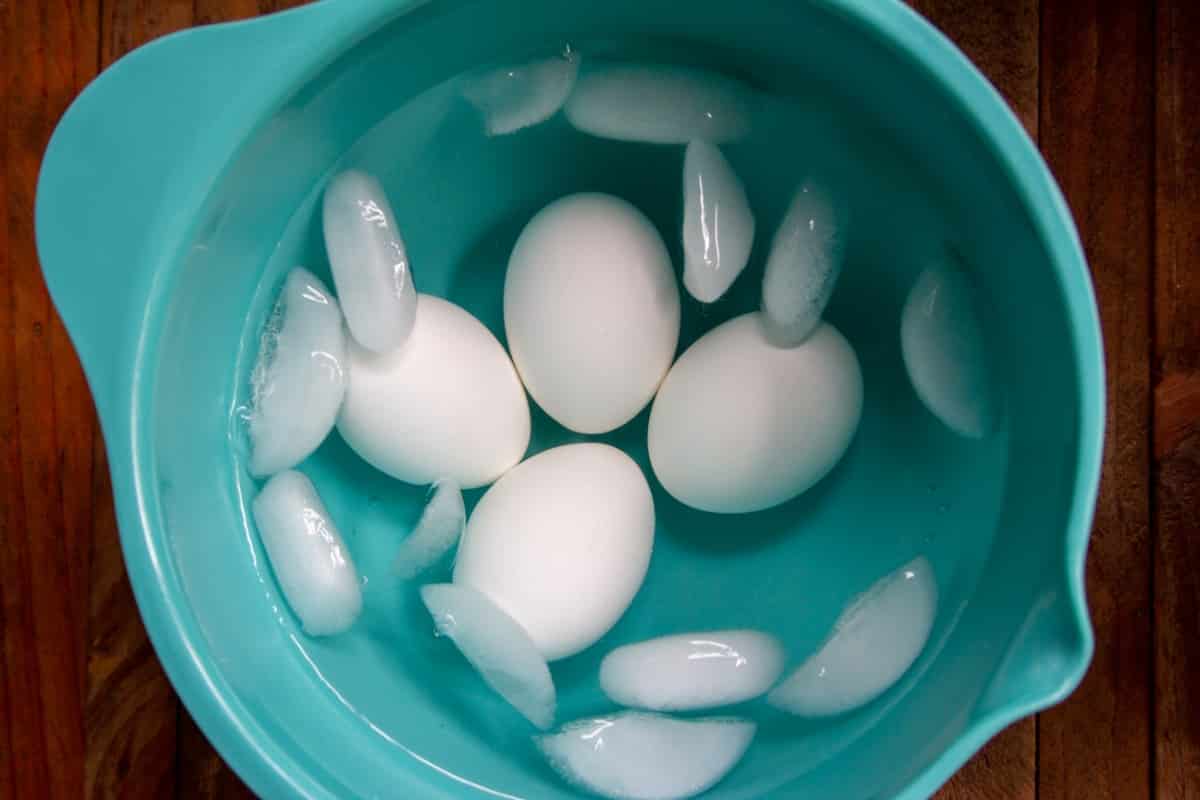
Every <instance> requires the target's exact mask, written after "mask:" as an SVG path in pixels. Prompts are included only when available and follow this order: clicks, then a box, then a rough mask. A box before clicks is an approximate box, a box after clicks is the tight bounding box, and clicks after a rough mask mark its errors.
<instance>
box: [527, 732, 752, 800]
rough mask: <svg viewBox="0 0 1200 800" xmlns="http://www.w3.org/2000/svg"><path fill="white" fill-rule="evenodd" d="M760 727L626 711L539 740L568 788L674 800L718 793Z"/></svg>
mask: <svg viewBox="0 0 1200 800" xmlns="http://www.w3.org/2000/svg"><path fill="white" fill-rule="evenodd" d="M755 729H756V726H755V724H754V723H753V722H749V721H746V720H741V719H733V718H722V719H689V720H683V719H674V718H672V717H668V716H664V715H662V714H647V713H644V712H639V711H625V712H622V713H619V714H614V715H612V716H608V717H600V718H596V719H583V720H578V721H576V722H572V723H570V724H568V725H565V726H563V728H562V729H561V730H560V731H559V732H557V733H553V734H548V735H545V736H540V737H538V739H537V744H538V747H539V749H541V751H542V754H543V755H544V756H545V757H546V760H547V761H549V762H550V765H551V766H552V767H554V769H555V770H557V771H558V772H559V774H561V775H562V776H563V778H565V779H566V780H567V781H569V782H570V783H572V784H575V785H576V786H579V787H580V788H583V789H586V790H587V791H590V792H594V793H595V794H598V795H601V796H603V797H612V798H620V800H673V799H674V798H685V797H694V796H695V795H698V794H700V793H701V792H703V791H705V790H707V789H709V788H711V787H712V786H715V785H716V784H717V782H719V781H720V780H721V779H722V778H724V777H725V775H726V774H727V773H728V772H729V771H730V770H731V769H733V767H734V766H735V765H736V764H737V763H738V761H740V760H741V758H742V755H743V754H744V753H745V752H746V748H748V747H749V746H750V741H751V740H752V739H753V738H754V733H755Z"/></svg>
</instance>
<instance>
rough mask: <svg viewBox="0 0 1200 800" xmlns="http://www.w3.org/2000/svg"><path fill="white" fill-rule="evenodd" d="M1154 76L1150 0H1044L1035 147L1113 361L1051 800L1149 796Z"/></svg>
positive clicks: (1049, 770) (1055, 723)
mask: <svg viewBox="0 0 1200 800" xmlns="http://www.w3.org/2000/svg"><path fill="white" fill-rule="evenodd" d="M1153 80H1154V30H1153V8H1152V7H1151V4H1148V3H1132V2H1130V3H1113V2H1108V0H1043V2H1042V59H1041V86H1042V91H1041V131H1040V132H1041V145H1042V150H1043V152H1044V153H1045V155H1046V158H1047V160H1048V161H1049V163H1050V166H1051V168H1052V169H1053V170H1054V172H1055V174H1056V175H1057V177H1058V180H1059V182H1060V183H1061V184H1062V187H1063V190H1064V192H1065V193H1066V196H1067V199H1068V201H1069V202H1070V204H1071V208H1072V210H1073V211H1074V214H1075V219H1076V221H1077V223H1078V225H1079V228H1080V233H1081V234H1082V236H1083V240H1084V244H1085V247H1086V249H1087V254H1088V258H1089V261H1090V264H1091V268H1092V275H1093V277H1094V280H1095V284H1096V293H1097V296H1098V299H1099V304H1100V316H1101V319H1102V323H1103V327H1104V337H1105V344H1106V349H1107V361H1108V441H1107V447H1106V449H1105V459H1104V467H1103V478H1102V481H1103V483H1102V491H1101V496H1100V502H1099V506H1098V508H1097V514H1096V525H1095V528H1094V531H1093V536H1092V542H1091V548H1090V551H1089V555H1088V569H1087V584H1088V602H1089V606H1090V608H1091V612H1092V619H1093V621H1094V623H1095V628H1096V655H1095V659H1094V661H1093V663H1092V667H1091V669H1090V671H1089V672H1088V675H1087V677H1086V678H1085V680H1084V682H1083V685H1082V686H1081V687H1080V689H1079V690H1078V691H1077V692H1076V693H1075V694H1074V695H1073V696H1072V697H1071V698H1070V700H1068V701H1067V702H1066V703H1065V704H1063V705H1062V706H1060V707H1058V708H1056V709H1053V710H1051V711H1049V712H1047V713H1045V714H1043V715H1042V717H1041V720H1040V728H1039V733H1040V737H1039V748H1038V772H1039V787H1038V788H1039V797H1041V798H1043V800H1059V799H1060V798H1062V799H1065V798H1081V797H1086V798H1089V799H1091V798H1094V799H1095V800H1107V799H1108V798H1112V800H1138V798H1148V797H1150V796H1151V782H1150V775H1151V771H1152V767H1151V751H1152V739H1151V730H1150V724H1149V720H1150V708H1151V704H1152V684H1151V677H1152V676H1151V663H1152V661H1151V655H1152V653H1151V627H1152V621H1151V614H1150V610H1149V609H1150V605H1151V603H1150V596H1151V594H1150V592H1151V577H1150V576H1151V552H1152V533H1151V526H1150V505H1149V475H1150V431H1149V426H1148V420H1149V417H1150V346H1149V342H1150V327H1151V325H1150V301H1149V297H1150V285H1151V284H1150V271H1151V258H1152V252H1153V247H1152V241H1151V226H1152V215H1153V208H1152V196H1151V192H1152V181H1153V146H1154V145H1153V137H1154V127H1153V114H1154V108H1153V91H1152V86H1153Z"/></svg>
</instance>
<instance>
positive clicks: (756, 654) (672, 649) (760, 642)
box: [600, 630, 783, 711]
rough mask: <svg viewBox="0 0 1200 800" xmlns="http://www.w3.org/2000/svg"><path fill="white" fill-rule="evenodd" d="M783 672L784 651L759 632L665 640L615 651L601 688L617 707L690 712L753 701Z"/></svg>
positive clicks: (605, 666) (606, 662)
mask: <svg viewBox="0 0 1200 800" xmlns="http://www.w3.org/2000/svg"><path fill="white" fill-rule="evenodd" d="M782 672H783V647H782V646H780V644H779V642H778V640H776V639H775V637H774V636H770V635H768V634H765V633H760V632H759V631H751V630H732V631H707V632H703V633H683V634H678V635H675V636H662V637H659V638H657V639H650V640H648V641H645V642H638V643H636V644H629V645H625V646H624V647H618V648H617V649H616V650H613V651H612V652H611V653H609V654H608V655H607V656H605V657H604V661H603V662H602V663H601V664H600V688H601V689H603V690H604V693H605V694H606V695H608V697H609V699H610V700H612V701H613V702H614V703H617V704H618V705H623V706H634V707H637V708H650V709H654V710H655V711H687V710H691V709H697V708H712V707H714V706H722V705H730V704H732V703H741V702H744V701H746V700H752V699H754V698H755V697H758V696H759V695H761V694H763V693H764V692H766V691H767V690H768V689H770V688H771V686H772V685H773V684H774V683H775V681H777V680H779V676H780V674H781V673H782Z"/></svg>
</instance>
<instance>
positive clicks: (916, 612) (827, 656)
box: [767, 558, 938, 717]
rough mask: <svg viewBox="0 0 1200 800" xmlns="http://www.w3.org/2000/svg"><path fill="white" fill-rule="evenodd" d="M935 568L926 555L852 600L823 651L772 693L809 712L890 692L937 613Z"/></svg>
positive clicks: (845, 707) (838, 709)
mask: <svg viewBox="0 0 1200 800" xmlns="http://www.w3.org/2000/svg"><path fill="white" fill-rule="evenodd" d="M937 602H938V590H937V583H936V582H935V579H934V575H933V568H932V567H931V566H930V565H929V562H928V561H927V560H926V559H924V558H918V559H916V560H914V561H911V562H909V563H908V564H905V565H904V566H903V567H901V568H900V569H898V570H896V571H895V572H892V573H891V574H889V575H887V576H886V577H884V578H883V579H882V580H879V581H877V582H876V583H875V584H874V585H873V586H871V588H870V589H868V590H867V591H866V592H865V593H864V594H863V595H861V596H860V597H859V598H858V599H856V600H855V601H854V602H852V603H851V604H850V605H849V607H847V608H846V610H845V611H843V612H842V614H841V616H840V617H838V620H837V622H836V623H834V626H833V633H832V634H831V635H830V637H829V639H828V640H826V642H825V644H823V645H822V646H821V649H820V650H819V651H817V653H816V654H815V655H813V656H811V657H810V658H809V659H808V660H807V661H805V662H804V663H803V664H801V665H800V666H799V667H798V668H797V669H796V671H795V672H793V673H792V674H791V675H789V676H788V677H787V679H786V680H784V682H783V683H781V684H780V685H779V686H778V687H776V688H775V689H774V690H773V691H772V692H771V693H770V694H769V695H767V702H769V703H770V704H771V705H773V706H775V707H777V708H780V709H783V710H784V711H789V712H791V713H793V714H797V715H799V716H802V717H826V716H832V715H834V714H841V713H843V712H846V711H850V710H852V709H855V708H858V707H859V706H862V705H865V704H866V703H869V702H870V701H872V700H874V699H875V698H876V697H879V695H881V694H883V693H884V692H885V691H887V690H888V689H889V688H890V687H891V686H892V684H894V683H895V682H896V681H898V680H900V677H901V676H902V675H903V674H904V673H905V672H907V671H908V668H909V667H910V666H912V663H913V662H914V661H916V660H917V656H918V655H920V653H921V650H923V649H924V647H925V642H926V641H927V640H928V639H929V633H930V631H931V630H932V629H933V620H934V617H935V616H936V614H937Z"/></svg>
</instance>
